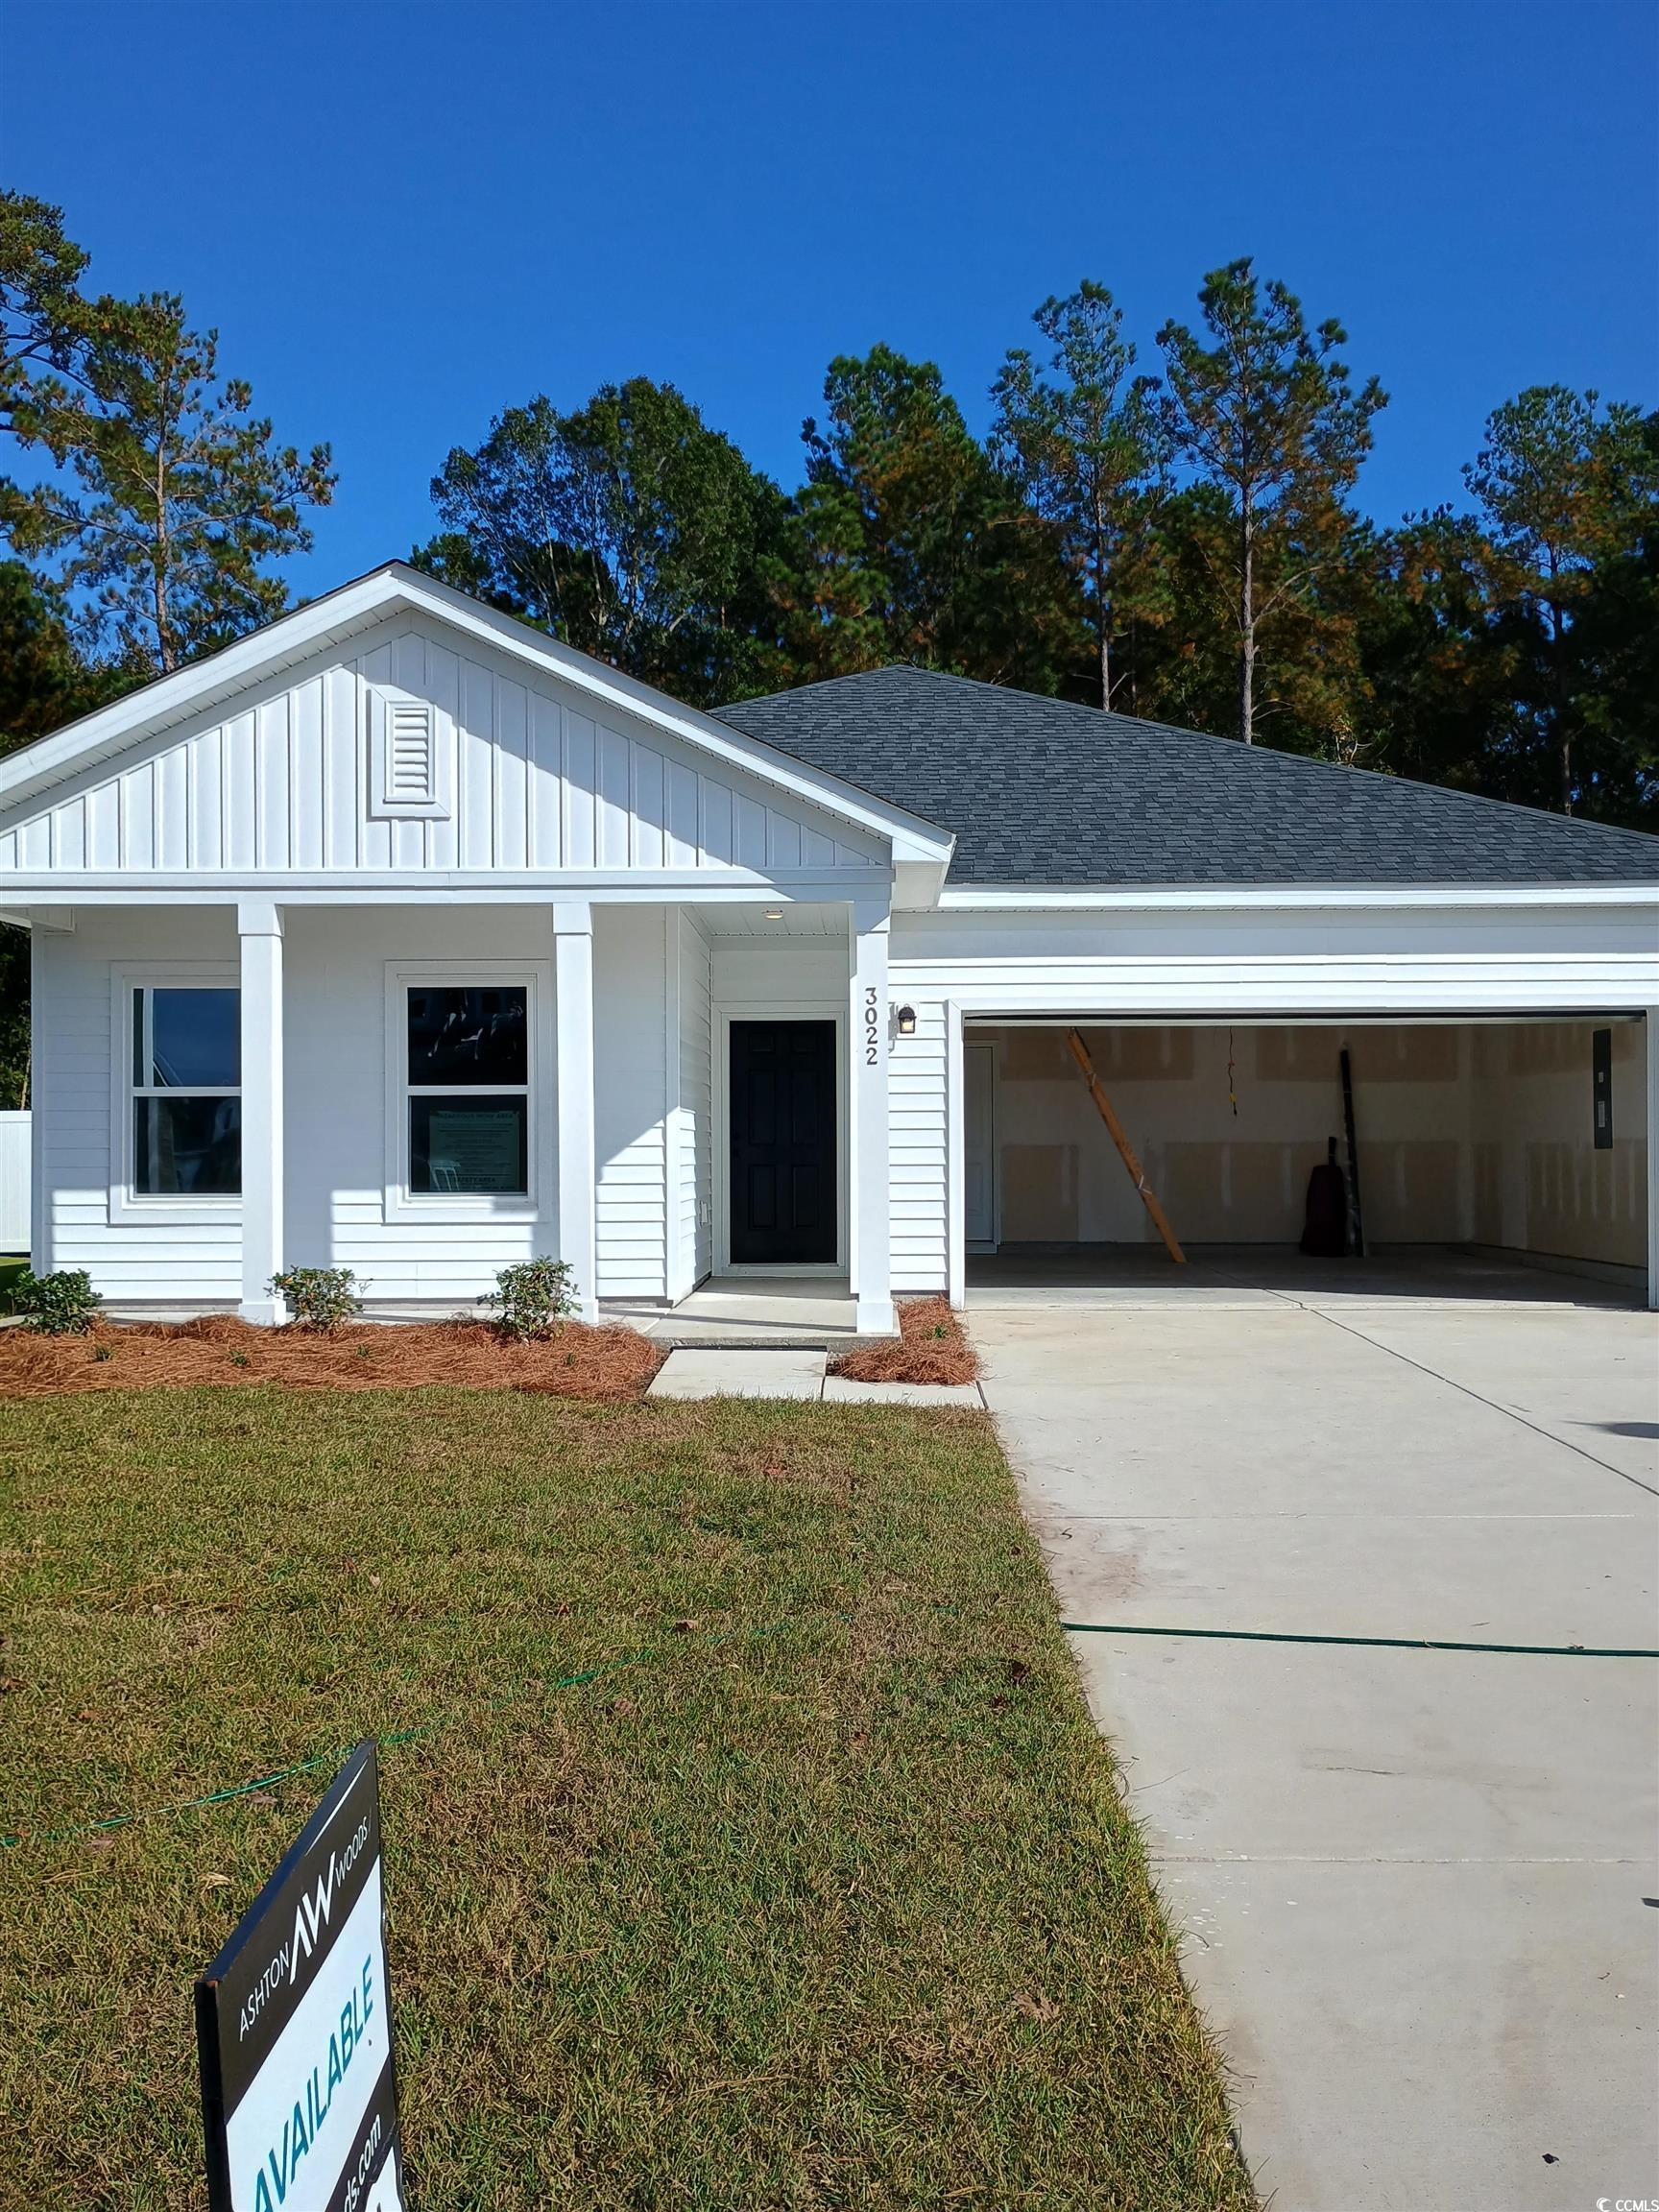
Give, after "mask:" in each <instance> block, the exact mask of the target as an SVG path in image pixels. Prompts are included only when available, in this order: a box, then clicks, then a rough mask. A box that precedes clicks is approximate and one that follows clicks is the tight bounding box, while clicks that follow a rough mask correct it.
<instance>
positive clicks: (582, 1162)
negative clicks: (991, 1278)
mask: <svg viewBox="0 0 1659 2212" xmlns="http://www.w3.org/2000/svg"><path fill="white" fill-rule="evenodd" d="M760 896H761V894H758V893H752V894H750V895H749V896H748V897H746V898H742V899H737V898H733V897H732V896H731V895H730V894H728V895H727V896H725V897H722V896H721V895H720V894H719V893H718V892H715V893H714V894H713V895H712V896H705V897H703V898H700V899H698V900H696V901H691V900H685V901H681V902H669V901H666V900H661V899H659V900H658V901H656V902H646V901H645V900H643V899H641V898H640V897H639V896H638V895H637V892H631V891H628V890H624V891H621V892H620V893H618V894H613V895H612V896H609V897H607V896H603V895H594V896H592V897H589V898H586V899H581V900H567V899H559V900H553V899H544V900H541V901H534V900H532V899H530V898H529V897H527V896H524V897H520V898H518V899H515V900H512V901H507V900H503V899H500V898H499V897H481V896H475V897H471V898H468V897H465V896H461V895H458V894H455V893H451V894H450V895H449V897H448V898H447V899H446V900H445V901H444V902H442V903H439V902H425V903H419V904H418V903H411V902H394V901H391V900H388V899H383V898H377V897H372V896H363V895H359V896H357V897H356V898H354V899H350V900H341V899H339V898H327V897H321V896H319V895H317V894H316V893H315V892H313V893H310V894H308V895H307V894H304V893H294V894H290V895H289V896H288V897H287V898H285V899H270V900H260V901H256V902H255V901H249V900H241V901H239V902H231V901H229V900H223V899H222V900H219V901H203V902H192V903H190V904H188V905H186V904H184V903H182V902H163V901H161V900H154V901H146V902H113V901H109V902H98V903H95V904H89V905H86V906H84V907H82V908H80V909H78V910H76V911H75V912H74V913H73V914H72V915H71V914H69V913H64V912H59V913H55V914H54V915H52V916H51V917H50V923H51V925H54V926H46V925H47V918H46V917H44V916H42V917H41V918H40V920H41V926H37V928H36V1006H37V1008H38V1009H39V1013H38V1017H37V1039H38V1042H37V1074H36V1136H37V1142H38V1145H39V1156H38V1158H37V1160H36V1190H37V1193H38V1195H39V1199H40V1203H39V1205H38V1207H37V1210H36V1231H35V1238H36V1251H35V1255H34V1263H35V1265H36V1268H37V1269H38V1270H40V1271H43V1272H44V1271H50V1270H52V1269H54V1268H59V1267H84V1268H85V1269H86V1270H87V1271H88V1272H89V1273H90V1274H91V1276H92V1278H93V1282H94V1285H95V1287H96V1288H97V1289H98V1291H99V1293H100V1295H101V1296H102V1297H103V1298H104V1299H105V1301H106V1303H107V1305H108V1308H109V1310H111V1311H112V1312H119V1313H121V1314H123V1315H128V1316H132V1317H152V1318H161V1317H163V1316H165V1317H168V1318H175V1317H183V1316H186V1315H188V1314H191V1313H196V1312H203V1311H208V1310H222V1311H223V1310H232V1311H237V1312H239V1313H240V1314H241V1315H242V1316H243V1317H244V1318H245V1319H248V1320H252V1321H259V1322H277V1321H280V1320H282V1319H283V1318H285V1313H284V1310H283V1307H282V1304H281V1301H280V1299H278V1298H277V1297H276V1296H275V1295H274V1293H273V1291H272V1288H271V1283H272V1278H273V1277H274V1276H276V1275H278V1274H280V1273H281V1272H283V1271H284V1270H285V1269H287V1268H289V1267H293V1266H309V1267H349V1268H350V1269H351V1270H352V1272H353V1274H354V1276H355V1277H356V1281H357V1287H358V1290H359V1293H360V1295H362V1296H363V1298H364V1300H365V1303H366V1310H367V1312H368V1314H369V1316H370V1317H371V1318H374V1319H383V1320H388V1321H391V1320H397V1319H430V1318H433V1317H435V1316H438V1315H442V1314H450V1313H468V1314H470V1313H476V1312H478V1311H479V1310H481V1304H480V1302H481V1301H482V1300H483V1299H484V1298H485V1296H486V1295H487V1294H488V1293H489V1292H490V1291H491V1290H493V1287H494V1283H495V1277H496V1273H497V1271H498V1270H499V1269H500V1268H502V1267H503V1266H507V1265H512V1264H515V1263H517V1262H521V1261H525V1260H529V1259H532V1258H535V1257H538V1256H541V1255H556V1256H557V1257H559V1258H561V1259H563V1260H565V1262H567V1263H568V1264H569V1266H570V1269H571V1277H572V1283H573V1286H574V1289H575V1293H576V1297H577V1301H578V1308H577V1310H578V1311H579V1313H580V1315H581V1317H582V1318H583V1319H585V1320H589V1321H593V1320H598V1319H601V1318H604V1319H618V1320H627V1321H629V1322H630V1323H632V1324H633V1325H635V1326H637V1327H640V1328H642V1329H645V1330H648V1331H649V1332H650V1333H651V1334H653V1335H656V1336H658V1337H660V1338H661V1339H663V1340H665V1341H669V1342H673V1343H680V1342H693V1343H701V1342H762V1343H779V1342H782V1343H801V1342H810V1343H813V1344H817V1345H821V1346H829V1345H835V1346H841V1345H844V1344H847V1343H850V1342H852V1341H853V1340H854V1338H855V1337H856V1336H859V1335H862V1336H885V1335H891V1334H894V1333H895V1331H896V1327H897V1323H896V1318H895V1314H894V1308H893V1299H892V1288H891V1262H890V1258H889V1208H888V1182H889V1174H888V1157H889V1148H888V1111H887V1066H888V1031H889V1027H890V1023H891V1019H892V1017H891V1011H890V1007H889V1001H888V981H887V940H888V926H889V904H888V899H887V897H886V896H882V897H880V898H877V897H875V896H869V895H862V894H861V895H860V896H858V897H855V898H844V899H841V900H829V899H824V898H818V899H813V900H805V899H793V898H791V897H790V896H789V894H788V892H786V891H779V892H777V893H774V894H773V899H772V902H770V903H767V904H761V903H759V898H760ZM780 1041H782V1046H783V1047H787V1046H788V1045H789V1044H790V1042H791V1041H793V1043H794V1045H795V1046H798V1047H800V1048H801V1049H800V1050H798V1051H797V1052H796V1054H795V1057H794V1059H791V1058H790V1057H789V1056H788V1052H787V1050H784V1049H781V1047H780ZM814 1086H815V1088H814ZM809 1109H810V1110H809Z"/></svg>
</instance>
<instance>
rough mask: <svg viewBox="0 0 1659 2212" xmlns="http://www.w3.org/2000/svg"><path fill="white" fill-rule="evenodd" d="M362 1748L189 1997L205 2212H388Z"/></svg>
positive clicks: (389, 2123)
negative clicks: (203, 2140) (203, 2134)
mask: <svg viewBox="0 0 1659 2212" xmlns="http://www.w3.org/2000/svg"><path fill="white" fill-rule="evenodd" d="M382 1900H383V1891H382V1885H381V1874H380V1782H379V1773H378V1769H377V1767H376V1766H375V1762H374V1745H373V1743H372V1742H370V1743H360V1744H359V1745H358V1746H357V1748H356V1750H355V1751H353V1752H352V1754H351V1756H350V1758H349V1760H348V1761H347V1763H346V1765H345V1766H344V1767H342V1768H341V1769H340V1772H339V1773H338V1774H337V1775H336V1776H335V1777H334V1780H333V1781H332V1782H331V1783H330V1784H329V1786H328V1791H327V1793H326V1795H325V1797H324V1799H323V1802H322V1803H321V1804H320V1805H319V1806H318V1808H317V1810H316V1812H315V1813H314V1814H313V1815H312V1816H311V1818H310V1819H309V1820H308V1821H307V1822H306V1824H305V1828H304V1830H303V1832H302V1834H301V1837H300V1839H299V1841H298V1842H297V1843H296V1844H295V1845H294V1848H293V1849H292V1850H291V1851H290V1852H289V1854H288V1856H287V1857H286V1858H285V1859H284V1860H283V1862H282V1863H281V1865H280V1866H278V1867H277V1869H276V1873H275V1874H273V1875H272V1877H271V1879H270V1881H269V1882H267V1883H266V1885H265V1887H264V1888H263V1889H262V1890H261V1891H260V1893H259V1896H258V1898H257V1900H256V1901H255V1903H254V1905H253V1908H252V1911H250V1912H249V1913H248V1914H247V1916H246V1917H245V1918H244V1919H243V1921H242V1923H241V1925H240V1926H239V1927H238V1928H237V1930H236V1932H235V1934H234V1935H233V1936H231V1938H230V1940H229V1942H228V1943H227V1944H226V1946H225V1948H224V1950H223V1951H221V1952H220V1954H219V1956H218V1958H217V1959H215V1960H214V1961H213V1963H212V1965H211V1966H209V1967H208V1969H207V1971H206V1973H205V1974H204V1975H203V1977H202V1979H201V1980H200V1981H199V1982H198V1983H197V1984H196V2037H197V2043H198V2045H199V2047H200V2050H201V2056H202V2107H203V2113H204V2119H205V2122H206V2128H207V2197H208V2202H209V2204H210V2205H211V2207H212V2212H400V2206H401V2204H402V2199H401V2197H400V2195H399V2193H398V2143H397V2086H396V2083H395V2081H394V2079H393V2073H392V2012H391V2005H390V2001H389V1998H388V1993H387V1985H386V1943H385V1935H384V1929H383V1925H382Z"/></svg>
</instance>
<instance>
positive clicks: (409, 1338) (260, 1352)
mask: <svg viewBox="0 0 1659 2212" xmlns="http://www.w3.org/2000/svg"><path fill="white" fill-rule="evenodd" d="M665 1357H666V1355H665V1354H664V1353H663V1351H662V1349H661V1346H660V1345H657V1344H653V1343H652V1342H651V1340H650V1339H649V1337H646V1336H641V1335H640V1334H638V1332H637V1330H634V1329H618V1328H607V1329H589V1328H588V1327H586V1326H584V1325H583V1324H582V1323H580V1322H576V1321H568V1322H565V1324H563V1326H562V1327H561V1328H560V1329H559V1330H558V1332H557V1333H556V1334H554V1335H552V1336H548V1337H542V1338H539V1339H536V1340H533V1341H530V1342H527V1343H515V1342H513V1341H511V1340H510V1339H508V1338H506V1337H504V1336H502V1335H501V1334H499V1332H498V1331H496V1330H495V1329H493V1328H492V1327H491V1326H490V1324H489V1323H488V1322H484V1321H430V1322H398V1323H385V1324H379V1323H374V1322H358V1323H355V1324H353V1325H351V1326H349V1327H347V1328H344V1329H340V1330H338V1331H336V1332H335V1334H332V1335H324V1334H320V1333H318V1332H316V1331H314V1330H306V1329H298V1328H293V1327H290V1328H286V1329H257V1328H254V1327H253V1326H252V1324H251V1323H250V1322H247V1321H239V1320H237V1319H236V1317H235V1316H234V1315H233V1314H229V1313H209V1314H204V1316H203V1317H202V1319H200V1320H198V1321H183V1322H177V1323H162V1322H133V1323H131V1324H129V1325H127V1326H124V1327H123V1326H118V1325H117V1324H115V1323H113V1322H108V1321H103V1322H99V1323H97V1324H96V1325H95V1326H94V1328H93V1329H92V1331H91V1332H90V1334H87V1335H84V1336H41V1335H36V1334H35V1333H34V1332H33V1331H31V1330H27V1329H6V1330H0V1399H6V1398H51V1397H57V1396H59V1395H60V1393H62V1392H65V1391H77V1390H148V1389H173V1388H179V1387H180V1386H186V1385H190V1384H196V1383H290V1384H293V1385H295V1386H297V1387H300V1388H310V1389H324V1390H413V1389H419V1388H421V1386H422V1385H423V1384H426V1383H460V1384H462V1385H464V1386H465V1387H466V1388H468V1389H472V1390H532V1391H541V1392H544V1393H546V1394H547V1395H549V1396H551V1397H555V1398H586V1399H591V1400H611V1401H619V1400H631V1399H636V1398H641V1397H643V1396H644V1394H645V1387H646V1385H647V1383H649V1382H650V1381H651V1378H652V1376H653V1375H655V1374H656V1372H657V1370H658V1368H659V1367H661V1364H662V1361H663V1359H664V1358H665Z"/></svg>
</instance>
